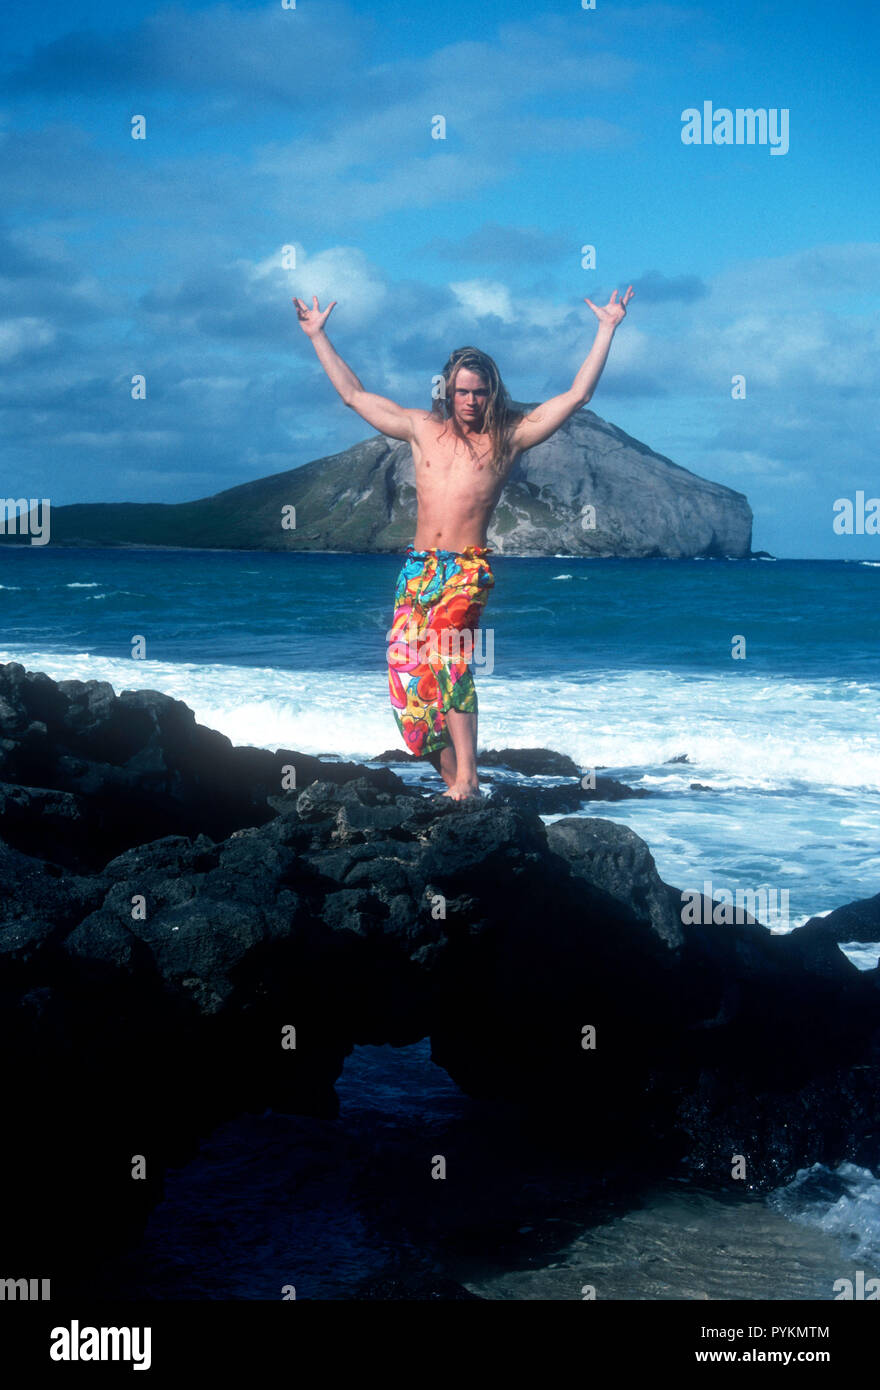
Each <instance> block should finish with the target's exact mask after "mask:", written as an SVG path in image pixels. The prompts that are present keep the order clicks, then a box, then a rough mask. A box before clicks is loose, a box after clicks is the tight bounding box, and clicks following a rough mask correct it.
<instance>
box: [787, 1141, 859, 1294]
mask: <svg viewBox="0 0 880 1390" xmlns="http://www.w3.org/2000/svg"><path fill="white" fill-rule="evenodd" d="M768 1205H770V1206H771V1207H773V1208H774V1209H775V1210H776V1211H780V1212H782V1214H783V1215H784V1216H787V1217H789V1218H790V1219H791V1220H793V1221H799V1222H802V1223H804V1224H806V1225H809V1226H818V1227H819V1228H820V1230H823V1231H827V1232H829V1234H831V1235H835V1236H839V1237H841V1240H842V1245H843V1251H844V1254H845V1255H846V1256H847V1257H848V1258H850V1259H855V1260H865V1261H869V1262H871V1266H872V1267H871V1268H870V1269H868V1268H866V1269H865V1274H866V1276H871V1277H873V1276H876V1275H878V1274H880V1180H878V1179H877V1178H876V1177H875V1175H874V1174H873V1173H872V1172H871V1170H870V1168H860V1167H858V1165H857V1164H855V1163H841V1164H839V1165H838V1166H837V1167H836V1168H826V1167H825V1165H824V1164H822V1163H814V1164H813V1166H812V1167H811V1168H801V1169H799V1171H798V1172H797V1173H796V1174H795V1176H794V1177H793V1178H792V1180H791V1182H789V1183H787V1184H786V1185H785V1187H782V1188H778V1189H777V1191H776V1192H774V1193H773V1194H772V1195H771V1196H770V1197H769V1198H768ZM840 1272H841V1274H842V1275H845V1274H846V1273H847V1271H846V1270H844V1269H841V1271H840Z"/></svg>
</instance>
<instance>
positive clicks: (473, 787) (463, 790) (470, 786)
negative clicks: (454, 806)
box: [443, 781, 480, 801]
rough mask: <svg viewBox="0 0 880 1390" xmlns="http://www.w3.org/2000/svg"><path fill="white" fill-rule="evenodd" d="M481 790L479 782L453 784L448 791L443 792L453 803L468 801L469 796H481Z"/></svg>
mask: <svg viewBox="0 0 880 1390" xmlns="http://www.w3.org/2000/svg"><path fill="white" fill-rule="evenodd" d="M479 795H480V788H479V784H478V783H477V782H464V781H456V782H453V783H452V785H451V786H450V788H449V790H448V791H445V792H443V796H448V797H450V798H451V799H452V800H453V801H466V800H467V798H468V797H469V796H479Z"/></svg>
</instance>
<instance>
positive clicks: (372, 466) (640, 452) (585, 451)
mask: <svg viewBox="0 0 880 1390" xmlns="http://www.w3.org/2000/svg"><path fill="white" fill-rule="evenodd" d="M520 408H521V409H523V410H529V409H532V408H533V406H532V405H522V406H521V407H520ZM290 506H293V507H295V509H296V512H295V515H296V527H295V529H292V530H290V529H285V528H283V527H282V517H283V515H284V513H283V509H284V508H285V507H287V508H289V507H290ZM587 508H593V509H594V511H595V515H592V514H591V513H589V512H588V511H587ZM288 515H289V513H288ZM415 517H416V494H415V475H414V471H413V461H412V452H411V450H410V446H409V445H408V444H406V443H404V442H402V441H400V440H395V439H390V438H388V437H387V436H386V435H374V436H372V437H371V438H370V439H367V440H364V442H363V443H361V444H355V445H353V446H352V448H350V449H345V450H344V451H343V452H342V453H341V454H333V455H331V456H330V457H328V458H321V459H315V460H314V461H313V462H311V463H307V464H305V465H304V466H303V467H301V468H295V469H290V470H289V471H287V472H285V473H276V474H273V475H272V476H270V477H268V478H259V479H257V480H255V481H254V482H250V483H243V484H241V485H240V486H239V487H233V488H228V489H227V490H226V491H224V492H218V493H216V494H215V495H214V496H213V497H204V498H200V499H199V500H198V501H195V502H178V503H173V504H165V503H146V502H144V503H139V502H119V503H110V502H95V503H77V504H74V505H72V506H65V507H53V508H52V542H53V544H56V545H58V544H61V545H164V546H187V547H196V548H198V547H201V546H208V547H211V546H214V547H221V548H228V549H244V550H337V551H381V552H388V551H392V552H398V551H402V550H403V548H404V546H406V545H407V544H408V543H409V541H411V540H412V537H413V533H414V529H415ZM751 536H752V512H751V508H750V507H749V504H748V501H747V500H746V498H745V496H744V495H743V494H742V493H741V492H734V491H733V490H732V489H731V488H728V487H724V486H723V485H722V484H721V483H713V482H710V481H709V480H708V479H706V478H701V477H699V476H698V475H697V474H696V473H691V472H689V471H688V470H687V469H686V468H681V467H680V466H679V465H678V464H676V463H673V462H672V460H671V459H668V458H665V457H664V456H663V455H662V454H656V453H654V451H653V449H650V448H649V447H648V445H647V444H643V443H641V442H640V441H639V440H638V439H634V438H633V437H632V436H631V435H628V434H626V433H625V432H624V431H623V430H621V429H618V427H617V426H616V425H612V424H610V423H609V421H607V420H603V419H602V418H601V417H600V416H599V415H596V414H595V413H594V412H593V411H592V410H586V409H581V410H579V411H577V413H576V414H575V415H573V416H572V418H571V419H570V420H569V421H568V423H567V424H566V425H564V426H563V427H562V429H560V430H559V431H557V433H556V434H555V435H553V437H552V438H551V439H548V440H546V441H545V443H543V444H539V445H538V446H537V447H536V448H534V449H530V450H528V451H527V452H526V453H525V454H523V455H522V456H521V457H520V459H519V460H518V462H517V464H516V467H515V469H514V470H513V472H512V474H511V476H510V478H509V480H508V482H507V484H506V486H505V489H504V493H503V495H502V498H501V501H500V503H499V505H498V509H497V511H496V512H495V516H494V518H493V520H492V524H491V526H490V529H489V544H490V545H491V546H493V547H494V549H495V550H496V551H498V552H502V553H504V554H507V555H591V556H627V557H643V556H665V557H670V558H673V559H680V558H687V557H691V556H695V555H700V556H707V557H708V556H712V557H719V558H720V557H724V556H728V557H731V558H735V559H742V558H743V557H746V556H748V555H749V554H750V546H751ZM0 540H3V541H6V540H8V541H9V543H11V544H21V543H22V540H21V538H19V537H16V536H15V535H12V536H10V537H6V536H3V537H0ZM25 543H26V542H25Z"/></svg>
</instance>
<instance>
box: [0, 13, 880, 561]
mask: <svg viewBox="0 0 880 1390" xmlns="http://www.w3.org/2000/svg"><path fill="white" fill-rule="evenodd" d="M877 31H878V20H877V18H876V13H875V10H874V7H873V6H872V5H869V4H868V3H847V4H843V5H838V6H828V5H826V4H824V3H823V4H820V3H815V0H807V3H797V4H796V3H789V0H781V2H778V3H774V4H773V5H772V6H770V7H767V6H766V5H764V4H762V3H760V2H759V0H746V2H745V3H739V4H736V5H730V4H722V3H712V4H689V3H683V4H682V3H679V4H668V5H667V4H620V3H612V0H596V9H595V10H584V9H582V8H581V5H580V0H565V3H558V4H541V3H537V4H529V5H523V4H510V3H503V2H501V0H494V2H493V0H489V2H488V3H481V4H479V5H477V4H474V3H473V2H471V3H464V0H450V3H445V4H443V5H435V4H428V3H422V0H410V3H409V4H407V5H406V7H404V6H402V5H395V4H389V3H385V0H378V3H376V2H375V0H374V2H373V3H371V4H370V5H369V6H365V5H363V4H350V3H346V0H297V5H296V8H295V9H292V10H286V9H284V8H283V6H282V4H281V3H280V0H277V3H259V4H257V3H236V4H222V5H216V4H192V3H183V4H180V3H179V4H175V5H171V6H168V5H164V4H163V5H158V6H157V5H155V4H151V3H142V0H127V3H126V4H125V6H124V7H122V10H121V11H120V9H119V7H118V6H111V5H109V4H106V3H102V0H72V3H68V4H65V5H63V6H61V5H54V6H52V5H50V6H43V7H40V6H26V5H24V4H16V5H14V6H12V7H11V11H10V7H8V6H7V8H6V10H5V12H4V14H3V17H2V19H0V43H2V67H3V74H4V80H3V84H2V92H0V186H2V188H3V190H4V196H3V199H2V205H0V277H2V278H0V289H2V301H0V366H2V382H0V429H2V435H3V439H4V445H3V458H4V468H3V473H4V478H3V493H4V495H7V496H9V495H14V496H22V495H27V496H48V497H50V498H51V499H52V501H53V503H55V504H58V505H60V504H62V503H65V502H72V501H118V500H128V501H180V500H184V499H188V498H194V497H201V496H205V495H208V494H210V493H212V492H216V491H218V490H220V489H221V488H224V487H231V486H234V485H235V484H237V483H240V482H245V481H247V480H249V479H251V478H257V477H262V476H264V475H265V474H268V473H273V472H277V471H280V470H282V469H286V468H291V467H295V466H297V465H299V464H301V463H305V462H308V461H309V460H310V459H312V458H316V457H319V456H321V455H323V454H327V453H331V452H335V451H337V450H340V449H343V448H345V447H346V446H347V445H349V444H351V443H353V442H355V441H356V440H358V439H361V438H364V437H366V435H367V434H369V433H370V430H369V427H368V426H366V425H364V423H363V422H362V421H360V420H359V419H358V417H356V416H354V415H353V414H352V412H350V411H347V410H346V409H345V408H344V407H343V406H342V404H341V402H340V401H339V399H338V397H337V396H336V394H335V392H334V391H333V388H332V387H331V386H330V385H329V382H327V380H326V378H325V377H324V375H323V372H322V371H321V370H320V368H319V367H318V365H317V363H316V361H315V358H314V355H313V353H312V349H311V347H310V345H309V343H308V342H307V341H306V339H305V337H304V335H303V334H302V333H301V332H300V330H299V328H298V327H297V322H296V317H295V314H294V312H293V309H292V306H291V304H290V298H291V296H292V295H293V294H300V295H303V296H306V297H309V298H310V297H311V295H312V294H313V293H316V294H318V295H319V297H320V300H321V303H322V304H323V303H324V301H325V299H328V298H334V299H336V300H338V305H337V308H336V309H334V311H333V314H332V316H331V318H330V321H329V323H328V332H329V333H330V336H331V339H332V341H333V342H334V344H335V346H336V347H337V349H338V350H339V351H340V352H341V354H342V355H343V357H345V358H346V359H347V360H348V361H349V362H350V363H351V365H352V367H353V368H354V370H355V371H356V372H357V373H358V375H359V376H360V377H361V379H362V380H363V381H364V383H365V385H367V386H368V387H369V388H370V389H372V390H375V391H378V392H380V393H382V394H386V395H391V396H394V397H395V398H396V399H398V400H400V401H401V402H402V403H403V404H405V405H419V404H423V403H424V404H427V403H429V400H430V389H431V377H432V375H433V374H434V373H435V372H437V371H439V369H440V367H441V366H442V363H443V362H444V361H445V359H446V357H447V356H448V353H449V351H450V350H451V349H452V348H453V347H457V346H460V345H462V344H464V343H474V344H476V345H477V346H479V347H482V348H484V349H485V350H486V351H488V352H490V353H491V354H492V355H493V356H494V357H495V358H496V360H497V361H498V363H499V366H500V367H501V370H502V374H503V375H504V378H505V380H506V382H507V385H508V387H509V389H510V391H511V393H512V394H513V395H514V397H515V398H517V399H519V400H537V399H541V398H542V397H544V396H546V395H550V394H555V393H556V392H558V391H560V390H563V389H564V388H565V387H567V386H568V385H569V384H570V381H571V378H572V377H573V375H574V373H575V371H576V370H577V367H578V366H579V365H580V362H581V361H582V359H583V357H584V356H585V355H586V353H587V352H588V350H589V347H590V344H591V342H592V338H593V334H594V329H595V319H594V317H593V315H592V313H591V311H590V309H589V307H588V306H587V305H586V304H584V302H583V299H584V296H585V295H588V296H589V297H590V298H591V299H594V300H596V301H597V302H599V301H601V302H604V301H605V300H606V299H607V297H608V295H609V293H610V291H611V290H612V289H613V288H618V289H621V290H623V289H624V288H625V287H626V285H627V284H629V283H632V284H633V285H634V286H635V291H636V293H635V297H634V299H633V300H632V302H631V305H630V309H629V314H628V316H627V320H626V322H625V323H624V324H623V326H622V327H621V328H620V329H619V330H618V333H617V336H616V339H615V342H614V345H613V348H612V354H611V358H610V360H609V364H608V366H607V367H606V370H605V374H604V376H603V378H602V381H601V382H600V385H599V387H598V390H597V392H596V395H595V396H594V398H593V400H592V401H591V403H590V408H591V409H593V410H595V411H596V413H597V414H599V415H601V416H603V417H604V418H606V419H609V420H611V421H613V422H614V423H615V424H617V425H619V426H620V427H621V428H622V429H624V430H626V431H628V432H629V433H630V434H633V435H635V436H636V437H637V438H639V439H642V440H644V441H645V442H646V443H647V444H649V445H650V446H651V447H652V448H653V449H656V450H657V451H658V452H660V453H662V454H665V455H667V456H668V457H670V458H672V459H674V460H675V461H676V462H677V463H680V464H682V465H683V466H684V467H687V468H691V469H693V470H694V471H695V472H697V473H700V474H702V475H703V476H706V477H709V478H713V479H716V480H718V481H719V482H723V483H726V484H727V485H728V486H730V487H733V488H736V489H738V490H740V491H743V492H745V493H746V494H747V496H748V497H749V500H750V502H751V504H752V507H753V509H754V512H755V532H754V545H755V547H756V548H758V547H763V548H765V549H768V550H771V551H772V552H773V553H775V554H779V555H789V556H818V557H830V558H866V559H878V560H880V536H853V537H846V536H837V535H835V534H834V532H833V530H832V519H833V511H832V506H833V503H834V501H835V499H837V498H839V497H844V496H847V497H855V494H856V492H857V490H862V491H864V492H865V493H866V494H867V495H868V496H872V495H877V494H878V493H880V467H878V457H880V450H878V433H877V398H878V385H880V382H878V375H880V374H878V339H880V334H878V326H877V325H878V319H877V310H878V286H880V240H878V226H880V220H878V202H880V195H878V177H877V170H878V167H880V160H878V140H880V137H878V131H877V127H878V121H877V114H878V113H877V101H876V97H875V95H874V90H875V75H874V69H875V67H876V53H877V37H878V33H877ZM707 100H708V101H711V102H712V103H713V106H714V107H716V108H717V107H722V106H726V107H730V108H737V107H764V108H768V109H769V108H776V109H781V108H787V109H788V110H789V112H790V115H789V130H790V135H789V141H790V147H789V150H788V152H787V153H786V154H784V155H772V154H771V152H770V149H769V147H768V146H767V145H764V146H761V145H752V146H735V145H732V146H731V145H728V146H724V145H708V146H687V145H684V144H683V143H682V141H681V128H682V120H681V116H682V112H683V111H684V110H685V109H686V108H688V107H694V106H696V107H702V103H703V102H704V101H707ZM438 114H440V115H443V116H444V117H445V120H446V139H445V140H443V141H440V140H433V139H432V138H431V121H432V117H434V116H435V115H438ZM133 115H143V116H144V117H145V118H146V139H145V140H141V141H135V140H132V139H131V135H130V128H131V118H132V116H133ZM588 243H589V244H593V245H595V246H596V248H597V267H596V269H595V270H589V271H588V270H584V269H583V267H582V265H581V256H580V248H581V246H582V245H584V244H588ZM285 245H288V246H294V247H295V249H296V268H295V269H286V268H284V266H283V265H282V256H281V248H282V247H283V246H285ZM135 373H143V374H144V375H145V376H146V379H147V398H146V400H143V401H133V400H132V399H131V378H132V376H133V375H134V374H135ZM737 373H742V374H744V376H745V379H746V398H745V400H734V399H732V398H731V378H732V377H733V376H734V375H735V374H737ZM633 506H634V507H635V508H637V507H638V499H637V498H634V499H633Z"/></svg>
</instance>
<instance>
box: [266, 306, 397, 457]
mask: <svg viewBox="0 0 880 1390" xmlns="http://www.w3.org/2000/svg"><path fill="white" fill-rule="evenodd" d="M293 303H294V305H295V306H296V313H297V318H298V319H299V324H300V328H301V329H302V331H303V332H304V333H305V335H306V337H307V338H311V340H312V347H313V348H314V349H315V352H316V353H317V355H318V361H319V362H320V363H321V366H322V367H323V368H324V371H325V372H326V373H327V375H328V376H329V378H330V380H331V381H332V382H333V385H334V386H335V387H336V390H337V391H338V392H339V394H340V396H341V397H342V399H343V401H344V402H345V404H346V405H347V406H350V407H351V409H352V410H356V411H357V413H358V415H360V416H361V417H362V418H363V419H364V420H366V422H367V424H368V425H372V426H373V428H374V429H377V430H381V432H382V434H388V435H390V436H391V438H392V439H406V440H408V441H410V442H411V441H412V437H413V416H414V415H415V413H416V412H415V411H409V410H404V408H403V406H400V405H398V404H397V403H396V401H389V400H388V399H387V398H386V397H385V396H375V395H373V393H372V392H371V391H365V390H364V388H363V385H362V383H361V382H360V381H359V380H358V378H357V377H356V376H355V374H354V372H353V371H352V370H351V367H349V366H348V364H347V363H346V362H343V360H342V358H341V357H340V356H339V353H338V352H337V351H336V349H335V348H334V346H333V344H332V343H331V342H330V339H329V338H328V337H327V334H326V333H325V332H324V324H325V323H326V322H327V319H328V318H329V316H330V311H331V309H332V308H333V306H334V305H335V304H336V300H335V299H334V300H333V302H332V303H331V304H328V305H327V308H326V309H323V310H321V309H319V308H318V296H317V295H313V296H312V305H313V308H311V309H310V308H309V307H308V305H306V304H304V303H303V301H302V300H301V299H294V301H293Z"/></svg>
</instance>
